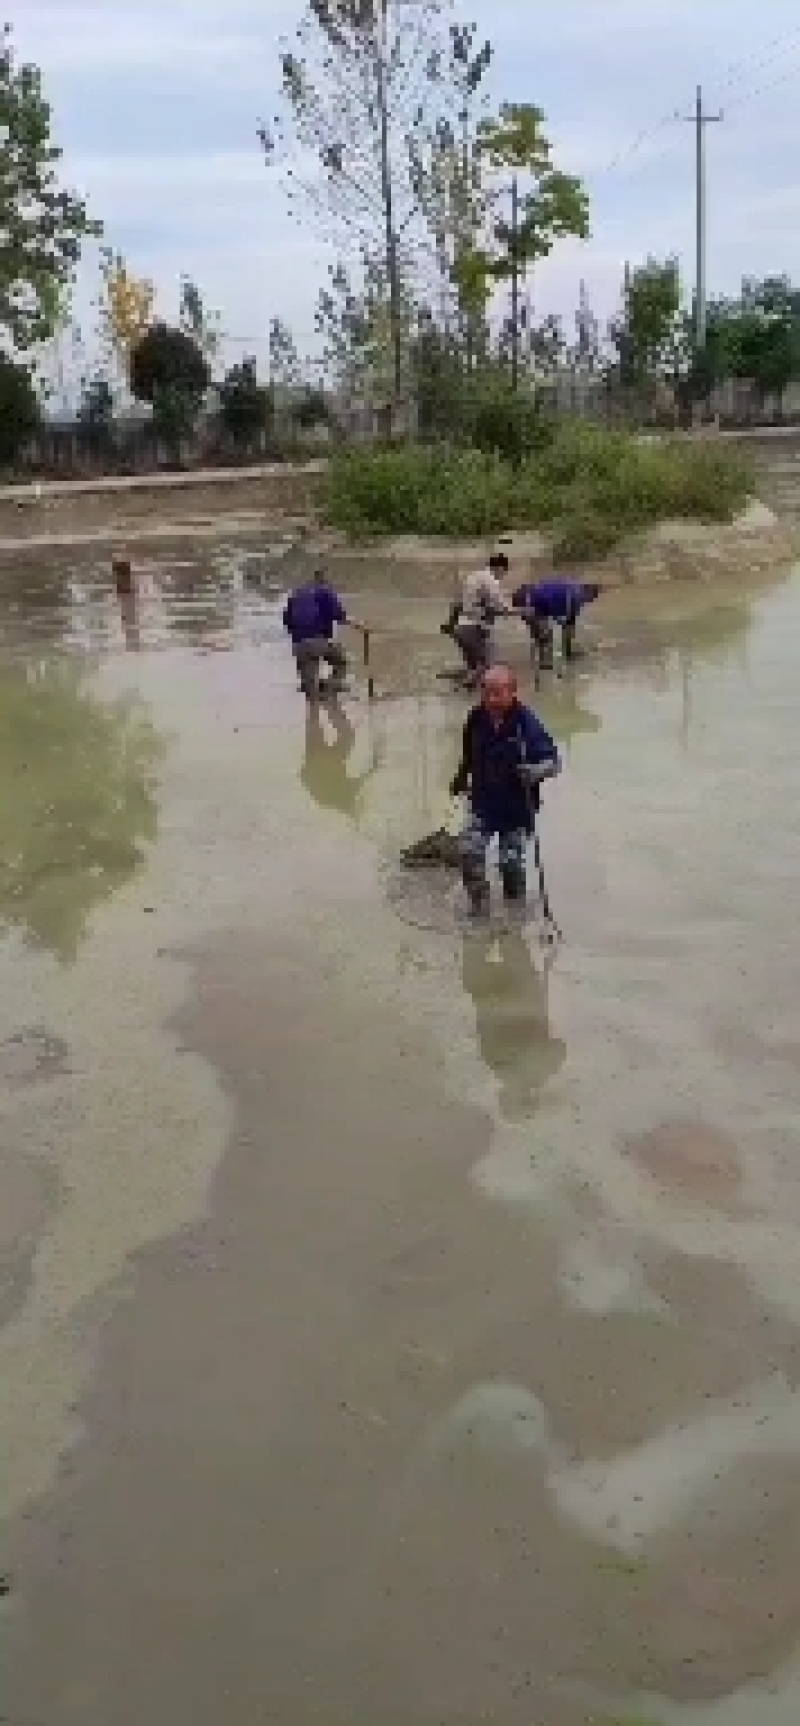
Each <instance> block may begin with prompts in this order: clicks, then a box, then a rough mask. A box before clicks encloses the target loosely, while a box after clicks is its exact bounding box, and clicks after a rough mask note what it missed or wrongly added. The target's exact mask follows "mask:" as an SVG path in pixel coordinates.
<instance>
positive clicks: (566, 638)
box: [561, 623, 580, 665]
mask: <svg viewBox="0 0 800 1726" xmlns="http://www.w3.org/2000/svg"><path fill="white" fill-rule="evenodd" d="M575 633H576V625H575V623H565V624H564V628H563V630H562V632H561V651H562V653H563V655H564V660H565V663H566V664H567V665H569V663H570V661H571V660H573V659H577V658H579V656H580V648H579V647H578V645H577V642H576V640H575Z"/></svg>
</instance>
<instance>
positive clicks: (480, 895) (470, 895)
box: [467, 881, 491, 920]
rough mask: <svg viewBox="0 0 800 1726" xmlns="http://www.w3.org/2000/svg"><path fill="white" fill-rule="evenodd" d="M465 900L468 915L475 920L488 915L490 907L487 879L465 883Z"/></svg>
mask: <svg viewBox="0 0 800 1726" xmlns="http://www.w3.org/2000/svg"><path fill="white" fill-rule="evenodd" d="M467 902H468V904H469V914H470V917H474V918H476V919H477V920H480V919H481V918H483V917H488V915H489V911H490V909H491V893H490V890H489V883H488V881H481V882H476V881H473V882H470V883H469V884H468V885H467Z"/></svg>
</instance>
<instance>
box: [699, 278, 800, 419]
mask: <svg viewBox="0 0 800 1726" xmlns="http://www.w3.org/2000/svg"><path fill="white" fill-rule="evenodd" d="M706 352H707V362H706V374H705V375H706V381H707V382H708V385H709V387H711V386H713V385H714V384H717V383H720V382H722V381H724V380H725V379H727V378H733V379H739V380H740V381H742V382H749V383H751V384H752V385H753V387H754V389H755V391H756V393H757V395H758V398H759V400H760V402H761V404H762V406H763V403H764V401H765V399H766V397H767V396H770V395H775V396H777V397H778V398H779V400H780V398H781V397H782V395H783V392H784V390H785V389H786V387H787V385H788V384H790V383H791V382H792V381H793V380H794V379H795V378H798V377H800V294H799V293H797V292H796V291H795V290H794V289H793V288H792V286H791V283H790V282H789V281H788V280H787V279H786V278H785V277H767V278H766V279H765V280H764V281H761V282H759V281H754V280H746V281H744V282H743V283H742V289H741V293H740V295H739V298H738V299H736V300H716V301H714V302H712V304H711V305H710V306H709V310H708V328H707V337H706Z"/></svg>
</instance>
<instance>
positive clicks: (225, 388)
mask: <svg viewBox="0 0 800 1726" xmlns="http://www.w3.org/2000/svg"><path fill="white" fill-rule="evenodd" d="M219 415H220V421H221V424H222V426H223V428H224V430H225V431H226V432H227V434H228V436H229V438H230V440H231V442H232V444H233V446H234V448H235V449H236V450H238V451H239V452H240V453H244V452H249V451H252V450H253V449H255V448H257V447H258V444H259V442H260V439H261V436H262V433H263V432H264V431H266V430H267V429H268V428H269V426H270V425H271V423H272V415H273V401H272V392H271V390H269V389H268V388H265V386H264V385H263V384H260V383H259V381H258V373H257V370H256V362H255V360H254V359H245V360H242V361H241V363H240V364H239V365H236V366H232V367H231V369H230V371H229V372H227V373H226V375H225V377H224V379H223V381H222V384H221V386H220V392H219Z"/></svg>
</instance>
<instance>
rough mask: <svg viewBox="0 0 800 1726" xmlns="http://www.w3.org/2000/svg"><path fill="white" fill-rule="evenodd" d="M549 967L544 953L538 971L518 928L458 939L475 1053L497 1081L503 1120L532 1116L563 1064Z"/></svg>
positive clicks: (549, 958)
mask: <svg viewBox="0 0 800 1726" xmlns="http://www.w3.org/2000/svg"><path fill="white" fill-rule="evenodd" d="M552 965H553V955H552V954H545V955H543V957H542V959H541V962H540V964H539V965H538V966H537V964H536V962H535V961H534V958H533V955H532V953H531V949H530V947H529V946H528V942H527V939H526V936H525V931H524V929H523V928H522V927H521V926H520V927H519V928H514V927H513V926H512V927H509V928H508V929H505V930H503V931H502V933H501V934H499V935H498V934H497V933H496V932H493V931H490V930H478V929H470V930H469V931H468V932H467V933H466V934H465V935H464V938H463V943H462V957H461V980H462V983H463V985H464V988H465V990H466V992H467V994H468V995H469V996H470V997H471V999H472V1001H473V1003H474V1007H475V1031H476V1036H477V1042H478V1052H479V1054H480V1057H481V1060H482V1061H483V1062H484V1063H485V1064H486V1066H487V1067H489V1068H490V1070H491V1072H492V1073H493V1074H494V1076H495V1078H496V1080H497V1083H498V1086H499V1093H500V1095H499V1103H500V1112H501V1114H502V1116H503V1118H504V1119H505V1120H507V1121H520V1120H525V1119H526V1118H527V1117H528V1116H529V1115H532V1114H533V1113H534V1112H535V1110H536V1108H537V1105H538V1103H539V1100H540V1098H541V1095H542V1093H543V1091H544V1089H545V1087H546V1085H547V1084H548V1083H549V1081H550V1079H552V1078H554V1077H555V1075H556V1073H557V1072H558V1071H559V1070H560V1068H561V1067H562V1065H563V1063H564V1061H565V1060H566V1055H567V1046H566V1043H565V1042H563V1040H562V1039H561V1038H560V1037H556V1036H554V1035H553V1033H552V1031H551V1029H550V1021H549V1006H548V985H549V978H550V971H551V969H552Z"/></svg>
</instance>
